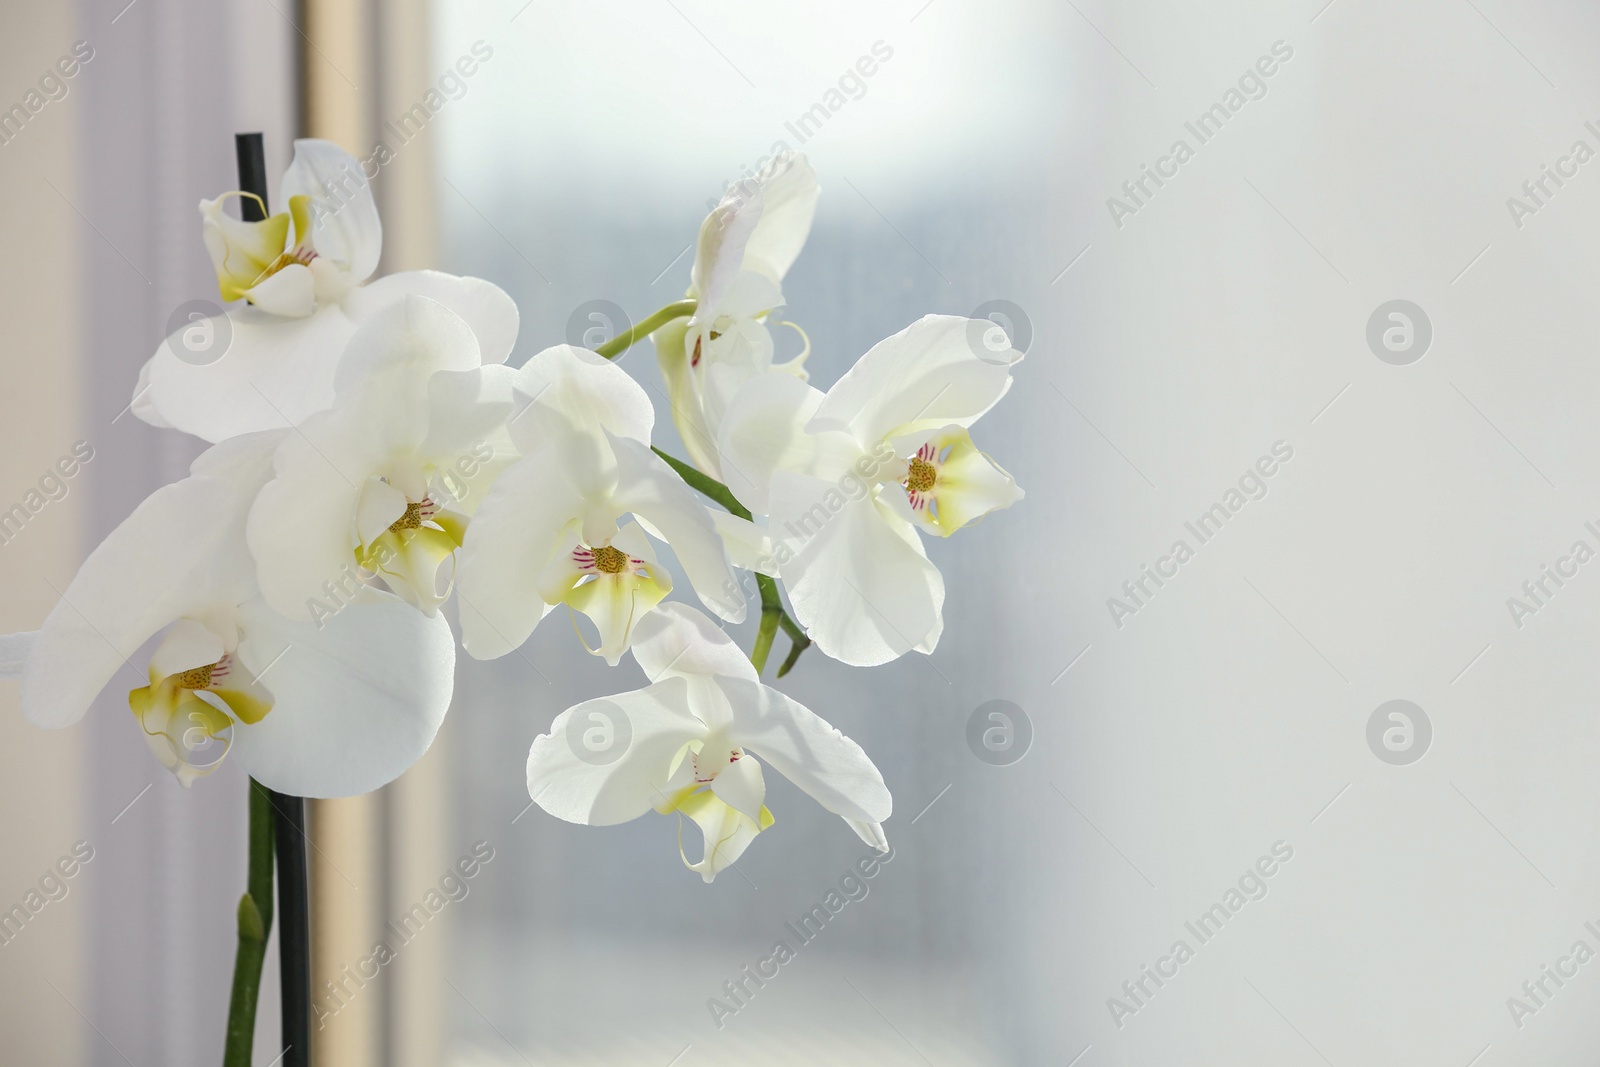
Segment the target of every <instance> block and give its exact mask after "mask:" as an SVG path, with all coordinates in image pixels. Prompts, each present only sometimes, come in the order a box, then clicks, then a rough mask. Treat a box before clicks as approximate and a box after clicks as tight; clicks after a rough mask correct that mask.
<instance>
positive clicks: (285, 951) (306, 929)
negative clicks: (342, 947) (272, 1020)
mask: <svg viewBox="0 0 1600 1067" xmlns="http://www.w3.org/2000/svg"><path fill="white" fill-rule="evenodd" d="M272 806H273V807H274V808H275V809H277V812H278V826H277V831H278V833H277V838H278V969H279V970H280V971H281V972H282V979H283V981H282V986H281V988H282V1000H283V1047H284V1048H285V1049H286V1050H287V1051H286V1052H285V1053H284V1057H283V1067H310V1064H311V894H310V890H309V887H308V884H307V880H306V802H305V801H304V800H303V799H301V798H300V797H291V796H287V795H285V794H283V793H272Z"/></svg>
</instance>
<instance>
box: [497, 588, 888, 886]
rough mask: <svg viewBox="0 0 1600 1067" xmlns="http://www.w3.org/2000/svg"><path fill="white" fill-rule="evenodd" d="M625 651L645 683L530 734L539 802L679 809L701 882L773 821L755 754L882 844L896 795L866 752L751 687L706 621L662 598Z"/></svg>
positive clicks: (532, 782) (564, 810)
mask: <svg viewBox="0 0 1600 1067" xmlns="http://www.w3.org/2000/svg"><path fill="white" fill-rule="evenodd" d="M633 656H634V659H636V660H637V661H638V663H639V666H641V667H643V668H644V672H645V674H646V675H647V676H648V677H649V679H650V682H651V684H650V685H649V686H647V687H646V688H644V689H639V690H635V691H634V692H631V693H620V694H618V695H616V696H611V697H605V698H602V699H599V700H589V701H585V702H584V703H582V704H579V705H577V706H575V707H572V708H568V709H567V710H566V711H564V712H562V713H561V714H560V715H558V716H556V719H555V721H554V722H553V723H551V724H550V732H549V733H548V734H545V735H543V736H541V737H539V738H537V739H536V740H535V741H534V742H533V747H532V749H531V750H530V751H529V753H528V794H529V795H530V796H531V797H532V798H533V800H534V801H535V803H537V804H538V805H539V806H540V807H541V808H543V809H544V810H545V811H547V812H549V813H550V814H551V815H554V816H555V817H556V818H558V819H565V820H566V821H568V822H574V823H582V824H584V825H588V826H612V825H615V824H617V823H623V822H628V821H629V820H632V819H636V818H638V817H639V816H641V815H643V814H644V813H645V812H647V811H649V810H651V809H652V808H654V809H655V810H656V811H658V812H660V813H662V814H670V813H672V812H678V813H679V814H680V815H686V816H688V817H689V818H690V819H692V820H694V822H695V823H696V825H698V826H699V827H700V830H701V832H702V833H703V834H704V836H705V853H704V856H703V858H701V859H700V860H699V861H697V862H692V863H691V862H690V861H689V858H688V856H687V855H684V857H683V862H684V863H685V864H687V865H688V867H689V869H690V870H693V871H698V872H699V873H700V875H701V877H702V878H704V879H705V880H706V881H707V882H710V881H711V880H712V879H713V878H715V877H716V876H717V873H718V872H719V871H722V870H723V869H725V868H726V867H728V866H729V865H730V864H732V863H733V862H734V861H735V860H737V859H738V858H739V856H740V855H741V854H742V853H743V852H744V850H745V849H746V848H747V847H748V846H749V845H750V843H751V842H752V841H754V840H755V837H756V835H757V834H759V833H760V832H761V831H763V830H765V829H767V828H768V827H770V826H772V824H773V816H772V813H771V812H770V811H768V810H767V808H766V804H765V800H766V783H765V782H764V780H763V777H762V768H761V763H760V762H758V760H757V757H759V758H760V760H764V761H765V762H766V763H767V764H768V765H769V766H771V767H772V768H773V769H774V770H776V771H777V772H778V773H779V774H782V775H783V776H784V777H785V778H787V779H789V780H790V781H791V782H793V783H794V784H795V785H797V786H799V787H800V788H801V789H803V790H805V791H806V792H807V793H809V794H810V795H811V796H812V798H813V799H815V800H816V801H817V803H819V804H821V805H822V806H823V807H824V808H826V809H828V810H829V811H831V812H833V813H834V814H835V815H838V816H841V817H842V818H843V819H844V820H845V822H847V823H849V824H850V828H851V829H852V830H854V831H855V832H856V834H857V835H858V836H859V837H860V838H861V839H862V840H863V841H865V842H866V843H867V844H869V845H871V846H872V847H874V848H876V849H878V850H879V851H880V852H883V851H887V850H888V848H889V841H888V838H887V837H886V836H885V835H884V832H883V826H882V823H883V822H884V820H886V819H887V818H888V817H889V813H890V811H891V810H892V807H893V801H892V800H891V798H890V796H889V790H888V787H887V786H885V785H884V783H883V775H881V774H880V773H878V768H877V767H875V766H874V765H873V763H872V760H870V759H869V758H867V754H866V753H865V752H863V751H862V750H861V746H860V745H858V744H856V743H855V742H854V741H852V740H850V739H849V738H848V737H846V736H844V734H842V733H840V732H839V731H838V730H836V729H834V728H833V727H832V726H830V725H828V724H827V723H826V722H824V721H823V720H822V719H821V718H820V717H819V716H818V715H817V714H816V713H815V712H813V711H811V710H810V709H808V708H806V707H804V706H803V705H801V704H798V703H796V702H795V701H793V700H791V699H789V697H787V696H785V695H784V694H782V693H780V692H778V691H777V690H776V689H770V688H768V687H767V686H765V685H762V684H761V682H760V681H759V680H758V679H757V677H756V672H755V669H754V668H752V667H751V666H750V661H749V660H747V659H746V658H745V656H744V653H742V652H741V651H740V650H739V649H738V647H737V646H736V645H734V643H733V642H732V641H731V640H729V639H728V637H727V635H726V634H724V633H723V632H722V631H721V630H720V629H718V628H717V626H716V624H715V623H713V622H712V621H711V620H710V619H709V618H707V617H706V616H705V615H702V614H701V613H700V612H698V611H696V610H694V609H693V608H691V607H688V606H687V605H684V604H675V603H674V604H664V605H662V606H661V607H660V608H659V609H658V610H656V611H655V612H653V613H652V614H651V615H650V616H649V617H648V618H646V619H644V620H643V621H642V622H640V624H639V626H638V632H637V634H636V636H635V639H634V643H633ZM679 833H680V841H681V834H682V831H681V830H680V832H679ZM679 851H680V853H682V846H681V843H680V847H679Z"/></svg>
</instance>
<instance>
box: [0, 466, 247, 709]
mask: <svg viewBox="0 0 1600 1067" xmlns="http://www.w3.org/2000/svg"><path fill="white" fill-rule="evenodd" d="M239 497H240V492H239V487H238V486H236V485H235V484H234V483H232V482H230V481H226V480H223V479H219V478H200V477H190V478H185V479H184V480H182V481H180V482H174V483H173V484H171V485H168V486H164V487H162V488H160V489H157V490H156V491H155V492H154V493H152V494H151V495H150V496H149V497H147V498H146V499H145V501H144V502H143V503H142V504H140V505H139V506H138V507H137V508H135V509H134V511H133V514H131V515H129V516H128V517H127V518H126V519H124V520H123V522H122V524H121V525H120V526H118V527H117V528H116V529H115V530H113V531H111V533H110V534H108V535H107V536H106V539H105V540H104V541H102V542H100V545H99V547H97V548H96V549H95V550H94V551H93V552H91V553H90V554H89V558H88V559H86V560H84V563H83V566H82V567H80V568H79V569H78V574H77V576H76V577H75V578H73V580H72V583H71V584H70V585H68V586H67V588H66V591H65V593H63V594H62V598H61V600H60V601H59V602H58V603H57V604H56V606H55V608H54V609H53V610H52V611H51V612H50V615H49V617H48V618H46V619H45V622H44V626H43V627H42V628H41V629H40V631H39V636H38V639H37V641H36V642H35V644H34V647H33V651H32V653H31V654H30V656H29V657H28V664H27V667H26V669H25V670H24V671H23V674H22V710H23V712H24V713H25V714H26V715H27V717H28V719H29V720H30V721H32V722H33V723H35V724H36V725H39V726H44V727H59V726H67V725H70V724H72V723H74V722H77V721H78V719H80V718H82V717H83V713H84V712H85V711H86V710H88V707H89V705H90V703H91V702H92V701H93V700H94V698H95V697H96V695H98V694H99V692H100V690H101V689H102V688H104V686H105V685H106V683H107V682H109V681H110V680H111V678H112V676H113V675H114V674H116V673H117V670H118V668H120V667H121V666H122V665H123V664H124V663H126V662H127V657H129V656H131V655H133V654H134V653H135V652H136V651H138V649H139V646H140V645H142V644H144V642H145V641H146V640H148V639H149V638H150V637H151V636H152V635H154V634H155V633H156V632H157V631H158V630H160V629H161V628H162V627H164V626H166V625H167V624H168V623H171V622H173V621H175V620H177V619H179V618H181V617H183V616H185V615H196V614H203V613H206V612H209V611H212V610H214V609H215V608H216V607H217V606H219V605H222V606H226V607H229V608H231V607H232V605H233V604H236V603H238V601H239V600H240V599H242V598H243V597H244V595H245V594H246V593H247V591H248V589H249V585H250V575H249V571H248V568H247V567H244V566H240V567H238V568H226V567H222V568H219V567H218V566H217V563H218V559H219V558H239V559H241V562H242V557H239V556H238V554H237V553H236V552H234V553H229V552H227V551H226V549H227V548H228V547H229V546H230V542H237V540H238V538H239V536H240V533H241V529H240V522H241V518H242V512H243V503H242V501H241V500H240V499H239ZM246 499H248V498H246ZM135 673H136V674H137V675H142V674H143V673H144V672H143V671H142V670H139V669H138V668H135Z"/></svg>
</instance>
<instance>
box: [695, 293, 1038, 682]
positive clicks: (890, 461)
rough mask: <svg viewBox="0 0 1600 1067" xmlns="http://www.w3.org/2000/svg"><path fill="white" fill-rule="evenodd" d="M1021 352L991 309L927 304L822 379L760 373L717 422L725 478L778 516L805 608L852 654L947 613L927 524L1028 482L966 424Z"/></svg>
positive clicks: (875, 659)
mask: <svg viewBox="0 0 1600 1067" xmlns="http://www.w3.org/2000/svg"><path fill="white" fill-rule="evenodd" d="M1021 358H1022V353H1020V352H1018V351H1016V350H1015V349H1013V348H1011V347H1010V343H1009V341H1007V340H1006V338H1005V335H1004V332H1003V331H1002V330H1000V328H999V327H997V326H995V325H994V324H993V323H991V322H989V321H987V320H983V319H964V318H957V317H955V316H950V315H929V316H926V317H924V318H922V319H919V320H918V321H917V322H915V323H913V324H912V325H910V326H908V327H907V328H906V329H904V330H902V331H901V332H900V333H897V334H895V335H894V336H893V337H890V338H888V339H887V340H885V341H881V342H879V343H878V344H876V345H874V346H873V347H872V350H871V351H869V352H868V353H867V354H866V355H865V356H862V357H861V359H860V360H859V361H858V362H857V363H856V365H855V366H854V367H852V368H851V369H850V371H849V372H848V373H846V374H845V376H844V377H843V378H841V379H839V381H838V382H837V383H836V384H835V385H834V386H833V388H832V389H830V390H828V392H827V394H826V395H824V394H823V393H821V392H819V391H818V390H816V389H813V388H811V387H810V386H808V385H806V384H805V383H803V382H800V381H796V380H794V379H792V378H786V377H785V376H783V375H767V376H765V377H763V378H760V379H756V380H753V381H752V382H751V383H750V384H749V385H747V386H746V387H745V388H744V389H743V390H741V392H740V393H739V395H738V396H737V397H735V398H734V401H733V403H732V405H731V406H730V409H729V411H728V416H727V419H726V420H725V421H724V423H723V426H722V433H721V441H720V447H721V450H722V454H723V460H724V462H723V469H724V470H725V471H726V472H727V475H728V477H727V482H728V487H729V488H730V489H731V490H732V491H733V494H734V495H735V496H736V497H738V498H739V500H741V501H742V502H743V503H744V504H745V505H746V506H748V507H749V508H750V509H751V511H753V512H757V513H764V514H766V515H767V516H768V524H767V532H768V534H769V535H770V536H771V538H772V542H773V549H774V555H773V557H772V559H771V560H770V561H769V566H768V568H767V569H768V570H769V571H775V572H776V573H777V574H778V575H779V576H780V577H781V578H782V579H783V583H784V586H785V588H787V590H788V592H789V598H790V601H791V603H792V604H793V606H794V611H795V618H796V620H797V621H798V622H799V623H800V625H801V626H803V627H805V629H806V632H807V634H808V635H810V637H811V639H812V640H813V641H815V642H816V644H817V646H818V647H819V648H820V649H822V651H823V652H825V653H826V654H828V655H829V656H832V657H834V658H835V659H838V660H841V661H843V662H845V663H850V664H855V665H857V666H872V665H875V664H879V663H885V662H888V661H889V660H892V659H895V658H896V657H898V656H901V655H904V654H905V653H906V652H908V651H911V650H913V649H915V650H916V651H918V652H924V653H927V652H932V651H933V649H934V647H935V646H936V645H937V644H938V641H939V635H940V633H941V632H942V631H943V629H944V619H943V615H942V611H943V606H944V579H943V577H942V576H941V575H940V573H939V570H938V568H937V567H935V566H934V565H933V563H932V562H931V561H929V559H928V556H927V553H926V552H925V551H924V550H923V546H922V541H921V539H920V538H919V537H918V536H917V531H918V530H921V531H922V532H924V533H931V534H937V535H938V536H940V537H948V536H950V535H951V534H953V533H954V532H955V531H956V530H958V529H960V528H961V527H963V526H965V525H966V524H967V523H969V522H972V521H973V520H975V519H978V518H980V517H982V516H983V515H986V514H988V513H989V512H991V511H994V510H996V509H999V508H1004V507H1008V506H1010V505H1011V504H1012V503H1014V502H1016V501H1017V500H1020V499H1021V498H1022V490H1021V489H1020V488H1018V487H1017V483H1016V481H1015V479H1013V478H1012V477H1011V475H1009V474H1007V473H1006V472H1005V471H1004V470H1002V469H1001V468H1000V466H999V465H998V464H996V463H995V462H994V461H993V460H992V459H990V458H989V457H988V456H987V455H985V454H984V453H983V452H980V451H979V450H978V448H977V446H976V445H975V444H974V443H973V441H972V438H971V436H970V435H969V434H968V433H967V428H968V427H970V426H971V425H972V424H973V423H974V422H976V421H977V420H978V418H979V417H980V416H981V415H983V414H984V412H986V411H988V410H989V409H990V408H992V407H993V406H994V405H995V404H996V403H997V402H998V401H999V400H1000V398H1001V397H1002V396H1004V395H1005V393H1006V390H1007V389H1009V388H1010V387H1011V366H1012V364H1014V363H1015V362H1016V361H1017V360H1020V359H1021Z"/></svg>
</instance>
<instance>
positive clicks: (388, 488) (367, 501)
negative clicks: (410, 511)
mask: <svg viewBox="0 0 1600 1067" xmlns="http://www.w3.org/2000/svg"><path fill="white" fill-rule="evenodd" d="M410 503H411V502H410V501H409V500H407V499H406V495H405V494H404V493H402V492H401V491H400V490H398V489H396V488H395V487H394V486H392V485H390V484H389V483H388V482H384V481H379V480H378V479H377V478H368V479H367V480H366V482H365V483H364V484H363V485H362V486H361V495H360V496H359V497H358V498H357V499H356V538H357V540H358V541H359V543H360V544H363V545H370V544H371V543H372V542H374V541H376V540H377V539H378V538H379V537H380V536H382V535H383V534H384V533H385V532H387V531H388V529H389V527H390V526H392V525H394V523H395V522H396V520H398V519H400V518H403V517H404V516H405V513H406V509H407V508H408V507H409V505H410Z"/></svg>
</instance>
